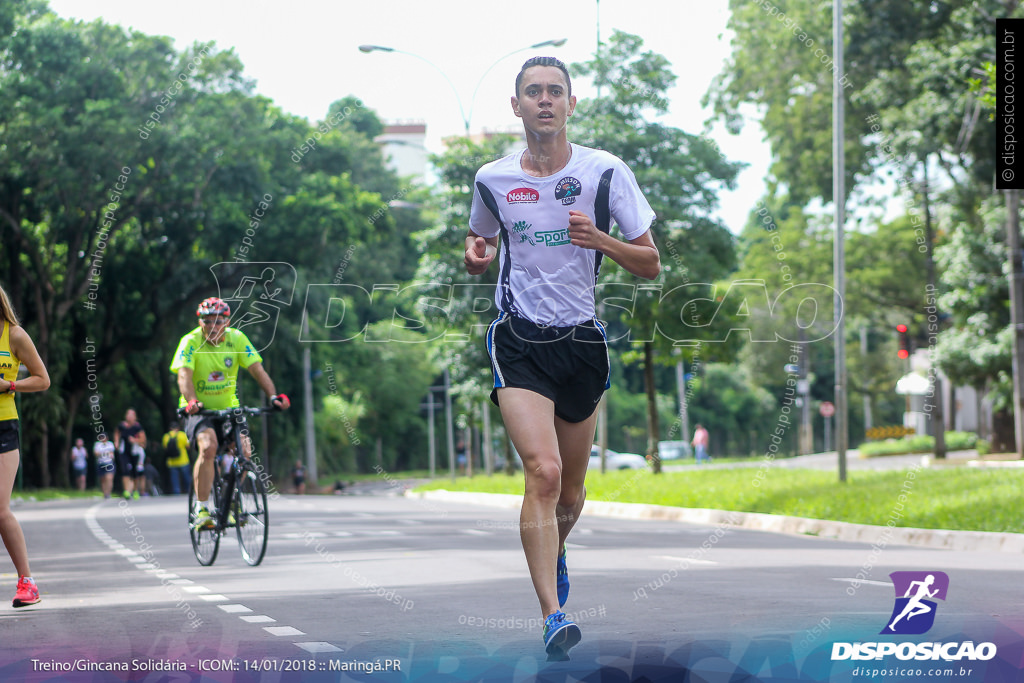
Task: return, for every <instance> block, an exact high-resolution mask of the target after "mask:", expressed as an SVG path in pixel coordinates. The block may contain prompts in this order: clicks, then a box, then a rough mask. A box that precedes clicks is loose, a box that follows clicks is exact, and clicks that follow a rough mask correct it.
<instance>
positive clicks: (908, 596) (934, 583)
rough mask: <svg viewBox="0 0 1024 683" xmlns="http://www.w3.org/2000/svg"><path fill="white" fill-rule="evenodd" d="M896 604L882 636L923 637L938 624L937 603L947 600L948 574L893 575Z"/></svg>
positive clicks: (896, 573)
mask: <svg viewBox="0 0 1024 683" xmlns="http://www.w3.org/2000/svg"><path fill="white" fill-rule="evenodd" d="M889 578H891V579H892V585H893V588H894V589H895V590H896V604H895V606H894V607H893V608H892V616H890V617H889V622H888V625H887V626H886V627H885V628H883V629H882V630H881V631H880V632H879V633H883V634H886V633H898V634H901V635H920V634H922V633H927V632H928V631H929V629H931V627H932V624H934V623H935V610H936V607H937V603H936V602H935V600H933V599H932V598H935V599H937V600H942V601H945V600H946V592H947V591H948V590H949V577H948V576H946V574H945V573H944V572H893V573H892V574H889Z"/></svg>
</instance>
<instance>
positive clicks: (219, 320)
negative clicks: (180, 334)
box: [199, 316, 228, 325]
mask: <svg viewBox="0 0 1024 683" xmlns="http://www.w3.org/2000/svg"><path fill="white" fill-rule="evenodd" d="M199 320H200V321H201V322H202V323H203V324H204V325H226V324H227V322H228V319H227V318H225V317H223V316H217V317H215V318H200V319H199Z"/></svg>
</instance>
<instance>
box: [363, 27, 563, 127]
mask: <svg viewBox="0 0 1024 683" xmlns="http://www.w3.org/2000/svg"><path fill="white" fill-rule="evenodd" d="M566 42H567V39H566V38H559V39H557V40H545V41H543V42H540V43H535V44H533V45H529V46H527V47H521V48H519V49H518V50H513V51H512V52H509V53H508V54H507V55H505V56H503V57H501V58H499V59H498V60H496V61H495V62H494V63H493V64H491V65H490V66H489V67H487V70H486V71H484V73H483V75H482V76H481V77H480V80H479V81H477V84H476V88H475V89H474V90H473V97H472V98H470V101H469V113H468V114H467V113H466V109H465V107H463V106H462V98H461V97H459V91H458V89H456V87H455V84H454V83H452V80H451V79H450V78H448V74H446V73H445V72H444V70H443V69H441V67H439V66H438V65H437V64H434V63H433V62H432V61H430V60H429V59H427V58H426V57H423V56H421V55H418V54H416V53H415V52H406V51H405V50H399V49H397V48H393V47H384V46H383V45H360V46H359V51H360V52H364V53H370V52H398V53H399V54H403V55H409V56H410V57H415V58H416V59H418V60H420V61H422V62H426V63H427V64H429V65H430V66H431V67H433V69H434V70H436V71H437V72H438V73H439V74H441V77H442V78H444V80H445V81H446V82H447V83H448V86H449V87H450V88H451V89H452V93H453V94H454V95H455V102H456V103H457V104H458V105H459V115H460V116H461V117H462V125H463V128H464V129H465V131H466V137H469V122H470V119H471V118H472V116H473V103H474V101H475V100H476V94H477V92H478V91H479V90H480V86H481V84H483V82H484V78H486V77H487V74H489V73H490V72H491V69H493V68H494V67H496V66H497V65H498V63H499V62H501V61H503V60H505V59H506V58H508V57H511V56H512V55H514V54H516V53H517V52H522V51H523V50H535V49H538V48H542V47H561V46H562V45H565V43H566Z"/></svg>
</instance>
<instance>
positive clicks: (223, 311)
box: [196, 296, 231, 317]
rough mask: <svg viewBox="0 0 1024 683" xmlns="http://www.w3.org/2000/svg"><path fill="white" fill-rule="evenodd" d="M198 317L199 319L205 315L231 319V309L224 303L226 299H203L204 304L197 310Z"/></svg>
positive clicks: (213, 297)
mask: <svg viewBox="0 0 1024 683" xmlns="http://www.w3.org/2000/svg"><path fill="white" fill-rule="evenodd" d="M196 315H197V316H199V317H202V316H204V315H224V316H228V317H230V316H231V307H230V306H228V305H227V303H225V302H224V299H218V298H217V297H215V296H211V297H210V298H209V299H203V303H201V304H199V308H197V309H196Z"/></svg>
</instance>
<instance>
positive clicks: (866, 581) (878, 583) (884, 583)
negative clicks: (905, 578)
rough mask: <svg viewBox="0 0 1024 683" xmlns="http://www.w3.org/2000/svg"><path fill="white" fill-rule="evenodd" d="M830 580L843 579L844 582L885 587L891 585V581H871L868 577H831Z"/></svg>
mask: <svg viewBox="0 0 1024 683" xmlns="http://www.w3.org/2000/svg"><path fill="white" fill-rule="evenodd" d="M832 581H843V582H846V583H857V584H861V583H863V584H865V585H867V586H885V587H886V588H891V587H892V582H891V581H871V580H870V579H845V578H833V579H832Z"/></svg>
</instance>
